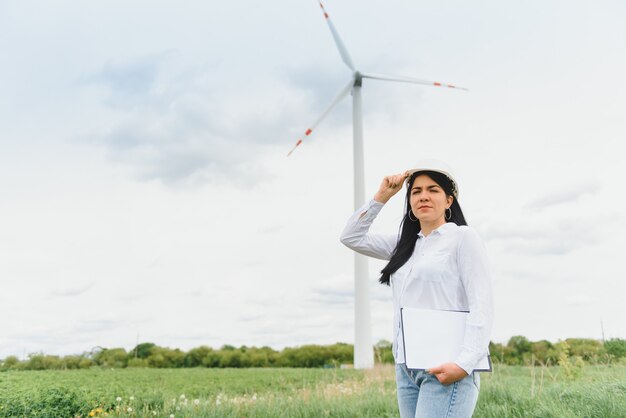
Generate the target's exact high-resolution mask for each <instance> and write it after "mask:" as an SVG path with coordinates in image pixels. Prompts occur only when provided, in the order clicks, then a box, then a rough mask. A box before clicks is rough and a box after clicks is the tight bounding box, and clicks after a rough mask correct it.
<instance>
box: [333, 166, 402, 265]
mask: <svg viewBox="0 0 626 418" xmlns="http://www.w3.org/2000/svg"><path fill="white" fill-rule="evenodd" d="M406 176H407V175H406V173H404V174H396V175H393V176H387V177H385V178H384V179H383V181H382V182H381V184H380V187H379V189H378V192H376V194H375V195H374V199H373V200H370V201H369V202H368V203H366V204H365V205H363V206H362V207H361V208H359V210H357V211H356V212H355V213H354V214H353V215H352V216H351V217H350V218H349V219H348V222H347V224H346V227H345V228H344V230H343V232H342V233H341V238H340V240H341V242H342V244H344V245H345V246H347V247H348V248H350V249H352V250H354V251H356V252H358V253H360V254H364V255H367V256H370V257H374V258H379V259H382V260H389V259H390V258H391V255H392V254H393V251H394V250H395V248H396V244H397V242H398V237H397V236H393V235H392V236H384V235H376V234H369V229H370V226H371V225H372V222H374V219H376V216H377V215H378V213H379V212H380V210H381V209H382V208H383V206H384V205H385V203H387V202H388V201H389V199H391V197H393V195H395V194H396V193H397V192H398V191H399V190H400V189H401V188H402V184H403V182H404V179H406Z"/></svg>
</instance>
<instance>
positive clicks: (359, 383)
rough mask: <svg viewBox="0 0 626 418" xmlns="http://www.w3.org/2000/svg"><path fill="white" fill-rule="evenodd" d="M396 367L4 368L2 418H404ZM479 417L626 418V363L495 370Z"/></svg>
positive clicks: (486, 377) (485, 383) (484, 387)
mask: <svg viewBox="0 0 626 418" xmlns="http://www.w3.org/2000/svg"><path fill="white" fill-rule="evenodd" d="M394 376H395V373H394V369H393V367H392V366H382V367H377V368H375V369H374V370H368V371H360V370H338V369H115V370H101V369H91V370H76V371H40V372H38V371H14V372H5V373H0V417H55V418H56V417H76V416H81V417H87V416H105V415H107V416H109V417H144V416H145V417H150V416H157V417H171V416H174V417H177V418H178V417H268V418H269V417H397V416H398V412H397V406H396V399H395V396H396V394H395V380H394ZM474 416H475V417H498V418H502V417H555V418H557V417H558V418H563V417H602V418H607V417H622V418H623V417H626V366H624V365H620V366H611V367H609V366H586V367H584V368H583V369H582V371H581V373H580V375H579V376H578V377H576V378H575V379H567V378H566V377H565V374H564V373H562V372H561V371H560V370H559V368H558V367H552V368H541V367H535V368H530V367H514V366H496V368H495V370H494V373H493V374H483V379H482V383H481V394H480V398H479V402H478V406H477V409H476V412H475V414H474Z"/></svg>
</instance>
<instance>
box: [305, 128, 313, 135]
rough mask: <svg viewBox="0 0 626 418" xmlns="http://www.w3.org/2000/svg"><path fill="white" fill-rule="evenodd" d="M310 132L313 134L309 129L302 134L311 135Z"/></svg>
mask: <svg viewBox="0 0 626 418" xmlns="http://www.w3.org/2000/svg"><path fill="white" fill-rule="evenodd" d="M311 132H313V131H312V130H311V129H307V130H306V132H305V133H304V134H305V135H307V136H308V135H310V134H311Z"/></svg>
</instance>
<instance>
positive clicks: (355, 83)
mask: <svg viewBox="0 0 626 418" xmlns="http://www.w3.org/2000/svg"><path fill="white" fill-rule="evenodd" d="M319 4H320V7H321V9H322V12H323V13H324V18H325V19H326V23H328V28H329V29H330V33H331V34H332V36H333V39H334V40H335V45H336V46H337V49H338V50H339V55H340V56H341V59H342V60H343V62H344V64H346V65H347V66H348V68H349V69H350V71H352V76H351V77H350V81H349V82H348V84H346V86H345V87H344V88H343V89H341V91H340V92H339V94H338V95H337V96H336V97H335V98H334V99H333V101H332V102H331V104H330V106H328V107H327V108H326V110H324V111H323V112H322V114H321V115H320V116H319V117H318V118H317V120H316V121H315V122H314V123H313V124H312V125H311V127H310V128H309V129H307V130H306V131H305V132H304V138H306V137H309V136H310V135H311V134H312V133H313V130H314V129H315V128H316V127H317V125H319V123H320V122H321V121H322V120H323V119H324V118H325V117H326V116H327V115H328V114H329V113H330V111H331V110H332V109H333V108H334V107H335V106H336V105H337V104H338V103H339V102H340V101H341V100H342V99H343V98H344V97H346V96H347V95H348V93H350V92H352V124H353V127H352V131H353V155H354V207H355V209H354V210H357V209H358V208H359V207H361V206H362V205H363V204H364V203H365V180H364V177H365V175H364V163H363V118H362V109H361V86H362V84H363V79H364V78H369V79H372V80H384V81H397V82H401V83H412V84H423V85H427V86H434V87H447V88H451V89H460V90H467V89H465V88H463V87H458V86H453V85H450V84H444V83H439V82H436V81H428V80H422V79H418V78H412V77H398V76H390V75H382V74H371V73H361V72H360V71H358V70H356V68H355V66H354V64H353V63H352V59H351V58H350V54H349V53H348V50H347V49H346V46H345V45H344V44H343V41H342V40H341V38H340V37H339V33H338V32H337V30H336V29H335V25H333V22H332V21H331V20H330V17H329V16H328V13H327V12H326V9H324V5H323V4H322V2H321V1H320V2H319ZM300 144H302V138H299V139H298V141H297V142H296V145H295V146H294V147H293V148H292V149H291V151H289V153H288V154H287V156H290V155H291V153H293V151H294V150H295V149H296V148H297V147H298V146H299V145H300ZM354 299H355V300H354V324H355V326H354V367H355V368H358V369H365V368H371V367H373V366H374V348H373V346H372V328H371V312H370V303H369V283H368V267H367V258H366V257H365V256H363V255H361V254H357V253H355V257H354Z"/></svg>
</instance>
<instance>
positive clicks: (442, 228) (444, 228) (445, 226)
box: [417, 222, 457, 238]
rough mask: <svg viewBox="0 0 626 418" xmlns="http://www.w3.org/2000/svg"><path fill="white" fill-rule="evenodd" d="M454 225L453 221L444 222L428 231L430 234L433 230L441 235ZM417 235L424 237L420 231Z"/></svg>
mask: <svg viewBox="0 0 626 418" xmlns="http://www.w3.org/2000/svg"><path fill="white" fill-rule="evenodd" d="M454 226H457V224H455V223H454V222H446V223H445V224H443V225H439V226H438V227H437V228H435V229H433V230H432V231H431V232H430V233H431V234H432V233H434V232H437V233H439V234H441V235H443V234H445V233H446V232H448V230H450V228H453V227H454ZM417 235H419V236H420V237H421V238H425V237H426V236H425V235H424V234H423V233H422V231H420V232H419V233H418V234H417ZM429 235H430V234H429Z"/></svg>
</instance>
